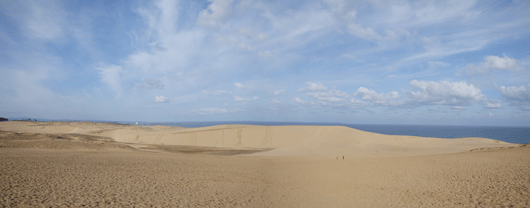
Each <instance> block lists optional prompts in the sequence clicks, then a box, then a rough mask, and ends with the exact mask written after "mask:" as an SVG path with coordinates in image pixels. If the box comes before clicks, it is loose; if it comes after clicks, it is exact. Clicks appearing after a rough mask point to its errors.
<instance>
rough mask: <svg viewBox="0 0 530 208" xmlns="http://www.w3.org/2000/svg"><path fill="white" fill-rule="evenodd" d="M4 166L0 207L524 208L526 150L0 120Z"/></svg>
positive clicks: (529, 168)
mask: <svg viewBox="0 0 530 208" xmlns="http://www.w3.org/2000/svg"><path fill="white" fill-rule="evenodd" d="M343 156H344V157H345V159H342V157H343ZM337 158H339V159H337ZM0 165H1V167H2V168H1V169H0V176H1V177H0V206H1V207H24V206H27V207H40V206H42V207H61V206H66V207H80V206H88V207H96V206H98V207H132V206H135V207H146V206H155V207H530V190H529V188H530V146H528V145H516V144H510V143H505V142H501V141H496V140H491V139H484V138H462V139H438V138H422V137H412V136H389V135H381V134H375V133H370V132H364V131H360V130H356V129H351V128H347V127H338V126H273V127H265V126H249V125H222V126H212V127H205V128H194V129H188V128H180V127H168V126H152V127H141V126H127V125H118V124H106V123H92V122H13V121H10V122H0Z"/></svg>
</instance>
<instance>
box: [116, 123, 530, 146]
mask: <svg viewBox="0 0 530 208" xmlns="http://www.w3.org/2000/svg"><path fill="white" fill-rule="evenodd" d="M126 123H129V124H135V122H126ZM139 124H142V125H167V126H180V127H187V128H197V127H206V126H214V125H223V124H247V125H261V126H285V125H303V126H346V127H351V128H354V129H359V130H363V131H368V132H374V133H379V134H387V135H409V136H420V137H436V138H448V139H449V138H462V137H482V138H489V139H495V140H500V141H504V142H509V143H515V144H526V143H530V127H506V126H499V127H496V126H438V125H382V124H341V123H299V122H296V123H294V122H252V121H243V122H184V123H177V122H165V123H139Z"/></svg>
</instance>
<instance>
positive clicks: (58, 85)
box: [0, 0, 530, 126]
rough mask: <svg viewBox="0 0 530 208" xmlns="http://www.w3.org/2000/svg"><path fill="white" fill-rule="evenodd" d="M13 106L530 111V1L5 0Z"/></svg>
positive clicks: (1, 38)
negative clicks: (529, 11) (146, 0)
mask: <svg viewBox="0 0 530 208" xmlns="http://www.w3.org/2000/svg"><path fill="white" fill-rule="evenodd" d="M1 5H2V6H1V7H0V48H1V50H0V74H1V76H0V97H1V99H0V116H4V117H32V118H43V119H76V120H108V121H150V122H153V121H154V122H165V121H290V122H291V121H292V122H341V123H354V124H433V125H512V126H530V15H528V10H530V3H528V1H511V2H510V1H449V0H448V1H393V2H391V3H390V2H388V1H378V0H371V1H342V0H330V1H322V2H317V1H307V2H302V1H253V0H209V1H166V0H163V1H153V2H144V1H97V0H95V1H48V0H39V1H30V0H24V1H1Z"/></svg>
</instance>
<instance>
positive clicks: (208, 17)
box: [197, 0, 234, 27]
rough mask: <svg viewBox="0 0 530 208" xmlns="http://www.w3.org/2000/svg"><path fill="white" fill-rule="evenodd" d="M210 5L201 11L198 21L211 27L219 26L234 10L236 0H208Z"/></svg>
mask: <svg viewBox="0 0 530 208" xmlns="http://www.w3.org/2000/svg"><path fill="white" fill-rule="evenodd" d="M208 1H209V2H211V4H210V5H208V7H207V8H206V9H204V10H202V11H201V12H200V13H199V16H198V17H197V23H199V24H201V25H205V26H210V27H217V26H218V24H219V23H220V22H222V21H223V20H225V19H226V18H227V17H228V16H229V15H230V13H231V12H232V3H233V2H234V0H208Z"/></svg>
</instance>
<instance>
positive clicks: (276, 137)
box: [0, 122, 516, 158]
mask: <svg viewBox="0 0 530 208" xmlns="http://www.w3.org/2000/svg"><path fill="white" fill-rule="evenodd" d="M0 130H5V131H18V132H28V133H53V134H57V133H69V134H83V135H91V136H100V137H109V138H112V139H114V140H115V141H117V142H122V143H136V144H163V145H189V146H204V147H224V148H239V149H249V148H250V149H273V150H272V151H267V152H262V153H259V154H255V155H259V156H294V155H304V156H312V157H319V158H336V157H337V156H346V157H348V158H351V157H367V156H381V155H403V156H404V155H432V154H445V153H455V152H463V151H468V150H471V149H477V148H490V147H509V146H516V145H514V144H509V143H505V142H501V141H496V140H491V139H484V138H461V139H439V138H425V137H415V136H390V135H382V134H376V133H371V132H365V131H361V130H357V129H352V128H348V127H342V126H251V125H220V126H211V127H204V128H182V127H170V126H152V127H147V126H145V127H142V126H127V125H117V124H104V123H92V122H50V123H48V122H2V123H0Z"/></svg>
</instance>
